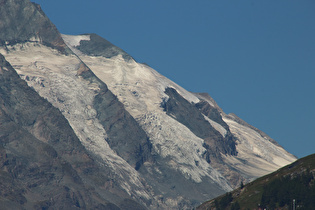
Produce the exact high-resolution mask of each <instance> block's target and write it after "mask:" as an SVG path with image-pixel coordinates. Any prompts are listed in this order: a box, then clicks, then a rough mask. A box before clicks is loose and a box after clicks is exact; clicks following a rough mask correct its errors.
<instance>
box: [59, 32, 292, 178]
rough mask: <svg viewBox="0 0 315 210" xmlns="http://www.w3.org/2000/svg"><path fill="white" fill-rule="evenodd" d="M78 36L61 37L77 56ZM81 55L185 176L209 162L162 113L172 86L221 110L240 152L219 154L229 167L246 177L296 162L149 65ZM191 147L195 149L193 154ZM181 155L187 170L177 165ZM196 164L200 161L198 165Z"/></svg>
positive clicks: (200, 172)
mask: <svg viewBox="0 0 315 210" xmlns="http://www.w3.org/2000/svg"><path fill="white" fill-rule="evenodd" d="M78 38H79V37H78V36H69V35H63V39H64V40H65V42H66V43H67V45H68V46H69V47H70V48H71V49H73V51H76V52H78V49H77V48H76V47H77V46H78V44H77V43H76V45H73V44H72V42H73V40H78ZM79 54H80V59H82V60H83V61H84V62H85V63H86V64H87V65H88V66H89V68H90V69H91V70H92V71H93V72H94V73H95V74H96V76H98V77H99V78H100V79H101V80H102V81H104V82H105V83H106V84H107V85H108V87H109V89H110V90H111V91H112V92H113V93H114V94H115V95H116V96H117V97H118V99H119V100H120V101H121V102H123V104H124V105H125V107H126V109H127V110H128V111H129V112H130V113H131V115H132V116H133V117H134V118H135V119H137V121H138V122H139V124H140V125H142V127H143V128H144V130H145V131H146V132H147V133H148V135H149V136H150V138H151V140H152V144H153V146H154V149H155V151H156V152H157V153H158V154H159V155H161V156H162V157H172V159H174V160H175V163H176V166H172V167H175V168H176V169H179V170H180V171H182V172H183V173H184V174H185V173H187V174H188V176H189V177H191V178H192V179H194V180H195V181H197V182H198V181H200V180H201V178H202V176H204V175H206V174H207V173H205V172H204V171H207V170H206V168H207V167H209V164H207V163H204V159H203V158H202V155H201V154H202V153H203V152H204V150H205V148H204V147H202V145H203V140H202V139H200V138H198V137H197V136H196V135H194V133H192V132H191V131H190V130H189V129H187V128H185V126H183V125H182V124H181V123H179V122H178V121H176V119H174V118H172V117H171V116H169V115H167V114H166V113H165V112H164V111H163V109H162V108H161V103H162V102H163V101H165V100H166V101H167V100H168V95H166V94H165V89H166V88H167V87H172V88H174V89H175V90H176V91H177V92H178V93H179V94H180V95H181V96H183V97H184V98H185V99H186V100H187V101H189V102H191V103H198V102H199V101H200V100H205V101H207V102H208V103H209V105H210V106H212V107H214V108H215V109H217V110H219V112H221V115H222V117H223V120H224V121H225V122H226V123H227V125H228V127H229V129H230V131H231V133H232V134H233V135H234V136H235V137H236V138H237V142H236V148H237V152H238V155H237V156H230V155H222V158H223V159H224V162H226V163H227V164H228V165H230V166H231V168H233V169H236V170H237V171H239V172H240V173H241V174H242V175H243V176H244V178H245V179H247V178H249V179H253V178H256V177H259V176H261V175H264V174H266V173H269V172H272V171H274V170H276V169H277V168H279V167H281V166H284V165H286V164H288V163H290V162H292V161H294V160H296V158H295V157H294V156H293V155H291V154H289V153H287V152H286V151H285V150H284V149H283V148H282V147H280V146H279V145H277V144H274V143H273V142H271V141H269V140H268V138H266V137H263V136H262V135H261V133H259V132H257V130H255V129H253V128H251V127H246V126H243V125H241V124H240V123H238V122H236V121H233V119H232V118H231V117H226V116H227V115H226V114H224V113H223V111H222V110H221V109H220V108H219V107H218V106H217V104H216V103H215V102H214V101H213V99H211V98H207V97H202V96H201V95H198V94H197V95H196V94H193V93H190V92H188V91H186V90H184V89H183V88H181V87H180V86H178V85H177V84H175V83H174V82H172V81H170V80H169V79H167V78H165V77H163V76H162V75H160V74H159V73H158V72H156V71H155V70H153V69H152V68H150V67H149V66H147V65H144V64H139V63H137V62H135V61H134V60H126V59H123V57H122V56H120V55H117V56H114V57H111V58H105V57H103V56H91V55H87V54H83V53H80V52H79ZM205 119H206V120H207V121H208V122H209V123H210V124H211V126H212V127H214V128H215V129H216V130H217V131H218V132H220V133H221V135H223V136H224V135H226V132H227V131H226V129H225V128H224V127H222V126H221V125H220V124H218V123H217V122H215V121H213V120H212V119H209V118H208V117H206V116H205ZM194 147H195V148H196V149H194V150H191V148H194ZM174 151H177V152H174ZM194 151H198V152H194ZM183 157H184V158H185V161H184V162H183V165H185V166H181V165H180V163H181V162H182V161H181V160H182V159H183ZM194 162H199V163H200V164H199V165H198V167H197V166H196V165H195V164H194ZM244 162H245V163H246V164H244ZM187 164H189V167H187ZM219 169H220V167H219Z"/></svg>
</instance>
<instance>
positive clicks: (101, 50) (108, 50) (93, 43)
mask: <svg viewBox="0 0 315 210" xmlns="http://www.w3.org/2000/svg"><path fill="white" fill-rule="evenodd" d="M88 35H89V36H90V40H81V41H80V45H79V46H78V47H77V49H78V50H80V51H81V52H83V53H84V54H86V55H91V56H103V57H105V58H111V57H114V56H117V55H119V54H120V55H122V56H123V58H125V59H127V60H129V59H132V57H131V56H130V55H128V54H127V53H126V52H125V51H123V50H122V49H120V48H119V47H116V46H115V45H113V44H112V43H110V42H109V41H107V40H106V39H104V38H102V37H100V36H99V35H97V34H88Z"/></svg>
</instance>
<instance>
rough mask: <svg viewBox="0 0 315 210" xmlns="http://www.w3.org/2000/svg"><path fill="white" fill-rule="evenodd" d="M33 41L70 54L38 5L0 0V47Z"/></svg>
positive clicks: (23, 0)
mask: <svg viewBox="0 0 315 210" xmlns="http://www.w3.org/2000/svg"><path fill="white" fill-rule="evenodd" d="M35 40H38V41H40V42H41V43H43V44H45V45H47V46H50V47H53V48H55V49H58V50H59V51H61V52H63V53H70V51H69V49H68V48H67V47H66V45H65V43H64V41H63V40H62V38H61V36H60V33H59V32H58V30H57V28H56V27H55V25H54V24H52V23H51V21H50V20H49V19H48V17H47V16H46V15H45V14H44V12H43V11H42V10H41V8H40V6H39V5H37V4H35V3H31V2H29V1H26V0H0V46H1V45H8V44H9V45H13V44H16V43H20V42H26V41H35Z"/></svg>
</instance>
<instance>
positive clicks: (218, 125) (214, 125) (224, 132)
mask: <svg viewBox="0 0 315 210" xmlns="http://www.w3.org/2000/svg"><path fill="white" fill-rule="evenodd" d="M202 115H203V116H204V118H205V119H206V120H207V121H208V122H209V123H210V124H211V126H212V127H214V129H216V130H217V131H219V133H220V134H221V135H222V136H223V138H224V137H225V135H226V134H227V130H226V129H225V128H224V127H223V126H222V125H220V124H219V123H217V122H215V121H213V120H211V119H209V118H208V117H207V116H205V115H204V114H202Z"/></svg>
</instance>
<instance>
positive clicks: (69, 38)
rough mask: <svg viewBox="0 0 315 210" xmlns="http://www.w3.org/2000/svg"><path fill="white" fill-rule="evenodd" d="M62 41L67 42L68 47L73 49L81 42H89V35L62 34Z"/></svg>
mask: <svg viewBox="0 0 315 210" xmlns="http://www.w3.org/2000/svg"><path fill="white" fill-rule="evenodd" d="M61 36H62V39H63V40H64V41H65V42H67V43H68V44H69V45H70V46H73V47H77V46H79V45H80V42H81V41H82V40H87V41H90V40H91V36H90V35H75V36H73V35H65V34H62V35H61Z"/></svg>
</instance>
